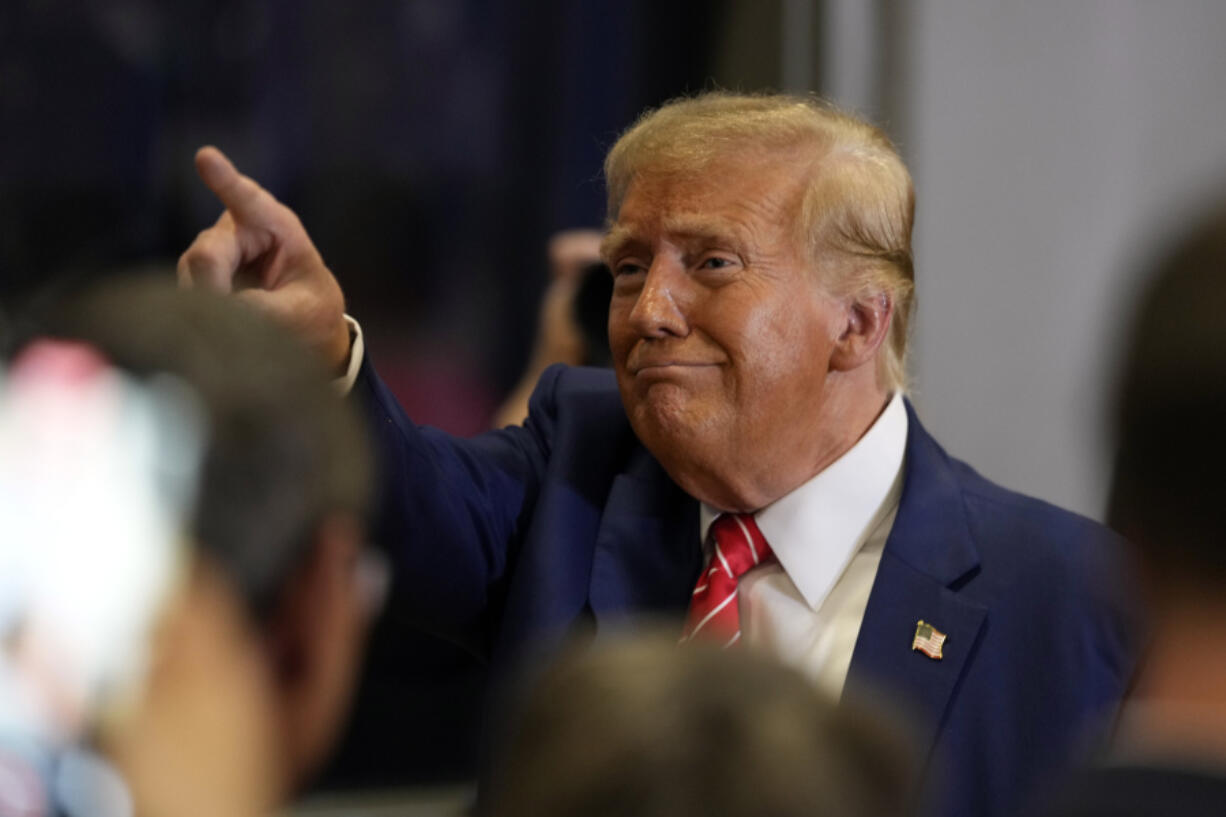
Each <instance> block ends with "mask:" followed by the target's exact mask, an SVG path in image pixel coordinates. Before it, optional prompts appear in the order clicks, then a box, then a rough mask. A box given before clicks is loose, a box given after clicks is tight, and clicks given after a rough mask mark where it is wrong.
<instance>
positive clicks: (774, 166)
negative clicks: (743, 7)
mask: <svg viewBox="0 0 1226 817" xmlns="http://www.w3.org/2000/svg"><path fill="white" fill-rule="evenodd" d="M197 165H198V169H199V171H200V173H201V176H202V177H203V179H204V180H205V182H206V183H207V184H208V185H209V186H210V187H211V188H212V189H213V190H214V192H216V193H217V194H218V196H219V197H220V198H221V200H222V201H223V203H224V204H225V205H226V207H227V211H226V213H224V214H223V215H222V217H221V219H220V220H219V221H218V223H217V225H215V226H214V227H213V228H211V229H209V230H206V231H205V232H203V233H202V234H201V235H200V237H199V238H198V239H197V241H196V242H195V243H194V244H193V245H192V247H190V248H189V249H188V250H187V252H186V253H185V254H184V255H183V257H182V259H181V260H180V265H179V273H180V278H181V280H183V281H184V282H185V283H198V284H205V285H211V286H215V287H218V288H221V289H223V290H231V289H236V290H240V291H239V296H240V297H244V298H248V299H251V300H254V301H256V302H259V303H262V304H264V305H265V306H267V307H268V308H269V309H270V310H273V311H274V312H276V313H278V314H280V315H281V316H282V318H283V319H285V320H287V321H289V322H290V323H292V324H293V325H295V326H297V327H298V328H299V330H300V331H301V332H302V333H303V334H304V336H305V337H307V338H308V339H309V340H310V342H311V343H312V345H313V346H314V347H315V348H316V349H317V350H318V351H319V353H320V354H322V355H323V356H324V357H325V359H326V360H327V361H328V362H329V364H330V365H331V366H333V367H334V369H335V370H336V371H337V372H338V373H339V372H344V373H346V374H347V375H349V376H351V378H352V382H353V383H354V385H353V392H354V394H355V396H356V397H357V398H358V399H359V400H360V401H361V402H362V403H363V404H364V405H365V406H366V410H367V412H368V414H369V416H370V417H371V418H372V422H373V424H374V427H375V429H376V434H377V436H378V449H379V453H380V454H381V455H382V457H383V466H384V473H385V476H384V481H385V483H386V485H387V489H388V490H387V498H388V502H387V503H386V505H385V507H384V512H383V516H382V525H381V530H382V532H383V534H382V538H383V539H384V541H387V542H389V543H391V544H392V545H393V546H394V547H395V551H394V558H395V559H396V560H397V563H398V568H399V570H398V572H399V577H400V579H401V581H402V582H404V583H405V584H406V585H408V584H410V583H411V586H412V589H411V591H408V592H406V593H405V594H404V595H405V596H406V603H407V604H408V605H409V606H410V607H411V609H412V611H413V613H414V614H415V615H416V616H417V618H418V620H419V621H421V622H422V623H424V624H425V625H426V626H431V627H435V628H439V629H442V630H444V631H446V632H448V633H450V634H452V635H453V637H456V638H460V639H463V640H464V641H465V642H466V643H469V644H471V645H473V646H474V647H476V648H478V649H481V650H484V651H486V652H488V653H490V654H492V656H493V658H494V660H495V661H499V662H501V661H505V660H507V659H509V658H511V657H513V656H515V655H521V654H522V653H523V651H524V650H525V649H526V648H527V647H528V646H529V645H533V644H540V643H542V642H546V643H548V642H552V641H556V640H557V639H560V638H561V637H563V635H565V634H566V633H568V632H572V631H573V630H575V629H576V627H578V626H581V625H593V624H594V629H595V632H596V635H597V637H600V636H601V635H602V634H603V633H606V632H608V631H609V630H611V629H615V628H616V626H617V625H618V624H620V623H623V622H624V621H625V620H626V619H627V618H629V617H631V616H642V615H663V616H673V617H679V616H681V615H682V614H684V613H685V611H686V610H687V608H688V609H689V617H688V622H687V625H686V628H685V636H686V637H687V638H688V637H690V636H691V635H699V636H701V637H707V636H712V635H715V636H718V637H719V638H721V639H722V640H723V641H724V642H725V643H729V644H731V643H735V642H736V641H738V640H740V639H741V638H742V637H744V640H746V641H748V642H750V643H751V644H758V645H761V646H765V647H767V648H771V649H775V650H777V651H778V652H779V653H780V654H781V655H783V656H784V657H785V658H787V659H788V660H790V661H793V662H794V663H796V664H798V665H799V666H800V667H801V668H802V669H803V670H804V671H805V672H806V673H807V674H809V675H810V676H812V677H813V678H814V679H815V680H816V681H817V682H818V683H820V684H822V685H823V686H825V687H827V688H828V689H830V690H832V691H834V692H835V693H838V692H839V691H840V690H842V689H844V687H846V689H847V691H848V692H849V693H852V694H864V693H865V691H866V690H871V689H878V688H879V689H880V690H882V691H883V693H884V694H886V695H889V696H890V697H891V698H894V699H896V700H897V702H898V703H899V704H900V705H901V706H903V707H905V708H907V709H908V710H909V711H911V712H912V713H913V714H914V715H915V716H916V717H917V718H919V719H920V720H922V721H923V722H924V723H925V729H926V732H925V739H924V746H925V749H926V750H927V749H931V750H932V757H933V759H934V762H935V763H936V764H937V765H938V766H942V767H943V768H944V769H945V771H946V772H947V773H948V778H947V780H946V783H947V785H944V786H942V785H941V782H940V781H942V780H943V779H944V778H942V777H941V775H940V774H939V773H938V772H933V773H932V774H931V775H930V779H931V781H932V787H933V789H934V791H936V792H937V793H938V799H940V800H941V801H942V804H941V805H940V806H938V808H940V809H943V811H944V813H947V814H966V815H989V814H1001V813H1006V812H1008V811H1009V810H1011V809H1013V808H1015V807H1016V806H1017V805H1018V804H1019V803H1020V801H1021V800H1022V799H1023V798H1024V796H1025V795H1026V794H1027V793H1028V792H1029V791H1030V789H1031V788H1032V787H1033V786H1034V785H1035V784H1036V782H1037V781H1038V780H1039V779H1040V777H1041V775H1042V774H1043V773H1044V772H1045V771H1047V770H1049V769H1051V768H1053V767H1054V766H1057V765H1058V764H1060V763H1061V762H1063V761H1064V759H1065V758H1066V756H1067V755H1068V753H1069V752H1070V750H1071V747H1072V744H1073V743H1074V741H1075V739H1076V736H1077V735H1078V734H1079V733H1080V731H1081V730H1083V729H1084V728H1085V727H1086V725H1087V723H1088V721H1089V720H1090V719H1091V718H1093V717H1095V716H1097V715H1099V714H1102V712H1103V711H1104V710H1107V709H1109V708H1110V707H1111V705H1112V703H1113V702H1114V701H1115V700H1116V699H1117V697H1118V695H1119V694H1120V691H1121V689H1122V687H1123V683H1124V678H1125V676H1126V675H1127V673H1128V671H1129V665H1130V653H1129V643H1128V633H1127V631H1126V626H1125V622H1124V619H1123V617H1122V616H1121V615H1120V611H1119V606H1118V604H1117V603H1116V602H1115V601H1114V600H1112V599H1111V598H1110V596H1111V595H1112V592H1113V590H1114V588H1115V583H1114V580H1113V578H1114V577H1113V575H1112V565H1113V563H1114V562H1113V554H1112V551H1113V550H1114V548H1115V546H1116V540H1114V538H1113V537H1112V536H1111V535H1110V534H1108V533H1107V532H1106V531H1104V530H1103V529H1102V528H1100V527H1098V526H1096V525H1094V524H1092V523H1090V522H1089V521H1087V520H1084V519H1080V518H1077V517H1075V516H1073V515H1071V514H1068V513H1065V512H1063V511H1060V510H1058V509H1055V508H1053V507H1050V506H1048V505H1045V504H1043V503H1040V502H1037V501H1035V500H1031V499H1027V498H1024V497H1020V496H1017V495H1015V494H1012V493H1009V492H1007V491H1004V490H1003V489H1001V488H999V487H997V486H994V485H992V484H990V483H988V482H986V481H985V480H983V479H982V478H980V477H979V476H978V475H977V474H975V473H974V472H973V471H972V470H971V469H970V468H968V467H967V466H965V465H963V464H961V463H959V462H957V461H954V460H951V459H950V458H949V457H948V456H947V455H946V454H945V453H944V452H943V451H942V450H941V449H940V447H939V446H938V445H937V444H936V442H935V441H934V440H933V439H932V438H931V437H929V436H928V434H927V433H926V432H925V431H924V430H923V428H922V427H921V426H920V424H919V420H918V418H917V417H916V416H915V413H914V411H913V409H912V408H911V406H910V405H909V404H908V403H907V402H906V401H905V400H904V399H903V396H902V391H903V386H904V360H905V352H906V342H907V322H908V318H909V313H910V305H911V289H912V268H911V250H910V234H911V222H912V213H913V195H912V190H911V181H910V177H909V175H908V174H907V171H906V168H905V167H904V166H903V164H902V162H901V160H900V159H899V158H898V156H897V155H896V154H895V153H894V151H893V149H892V148H891V146H890V145H889V142H888V141H887V140H886V138H885V137H884V136H883V135H882V134H881V133H880V132H879V131H877V130H876V129H875V128H872V127H871V126H869V125H867V124H864V123H862V122H860V121H858V120H856V119H854V118H851V117H849V116H846V115H843V114H841V113H838V112H836V111H834V110H832V109H830V108H829V107H827V106H825V105H824V104H821V103H819V102H817V101H815V100H811V99H807V98H794V97H787V96H761V97H759V96H739V95H728V94H719V93H714V94H705V95H702V96H699V97H697V98H694V99H688V100H681V101H678V102H674V103H671V104H669V105H666V106H664V107H662V108H661V109H660V110H658V111H655V112H653V113H649V114H647V115H645V116H644V117H643V118H642V119H641V120H640V121H639V122H638V123H637V124H636V125H635V126H634V127H632V128H631V129H630V130H629V131H628V132H627V133H626V134H625V135H624V136H622V138H621V139H620V140H619V141H618V142H617V144H616V145H614V147H613V149H612V150H611V151H610V153H609V157H608V159H607V162H606V167H605V175H606V180H607V182H608V185H609V220H610V225H611V226H610V231H609V235H608V237H607V239H606V243H605V248H604V257H605V261H606V263H607V264H608V265H609V267H610V269H611V270H612V271H613V275H614V292H613V297H612V302H611V305H610V311H609V338H610V345H611V348H612V350H613V358H614V369H615V380H614V376H613V375H607V374H605V373H601V372H595V371H591V370H583V369H567V368H562V367H559V368H553V369H550V370H547V371H546V372H545V374H544V375H543V376H542V378H541V380H540V383H539V385H538V386H537V389H536V392H535V394H534V396H533V398H532V401H531V411H530V415H529V418H528V420H527V422H526V423H525V425H524V427H523V428H512V429H506V430H504V431H503V432H500V433H492V434H487V435H483V436H481V437H477V438H475V439H473V440H456V439H453V438H450V437H448V436H446V435H443V434H440V433H438V432H436V431H432V430H429V429H420V428H417V427H416V426H415V425H414V424H413V423H412V422H411V421H410V420H409V419H408V418H407V417H405V416H404V414H403V412H402V411H400V409H399V408H398V407H397V406H396V404H395V401H394V400H393V399H392V398H391V396H390V394H389V393H388V391H387V390H386V389H385V388H384V387H383V386H382V384H381V383H380V382H379V380H378V378H377V377H376V375H375V374H374V371H373V369H372V368H371V366H370V365H369V362H368V361H365V360H359V358H361V357H362V355H361V353H360V349H358V350H357V351H356V352H354V353H353V354H350V353H351V348H350V342H349V331H348V330H347V328H346V324H345V322H344V318H343V303H342V300H341V296H340V291H339V287H338V286H337V284H336V282H335V279H334V278H333V276H332V274H331V273H330V272H329V271H328V269H327V268H326V267H325V266H324V265H323V263H322V261H321V260H320V258H319V255H318V253H317V252H316V251H315V250H314V248H313V247H312V246H311V244H310V241H309V239H308V238H307V236H306V234H305V232H304V231H303V229H302V226H301V225H300V224H299V223H298V222H297V219H296V218H295V217H294V216H293V214H292V213H291V212H290V211H288V210H287V209H285V208H284V207H283V206H281V205H280V204H278V203H277V202H276V201H275V200H274V199H273V198H272V197H271V196H269V195H268V194H267V193H266V192H264V191H263V190H261V189H260V188H259V187H258V185H256V184H255V183H254V182H253V181H251V180H249V179H246V178H244V177H242V176H241V175H239V174H238V173H237V171H235V170H234V168H233V167H232V166H231V165H230V164H229V163H228V162H227V161H226V160H225V159H224V157H222V156H221V155H220V154H219V153H218V152H217V151H216V150H214V149H211V148H205V149H203V150H202V151H201V152H200V153H199V154H198V156H197ZM354 346H355V347H357V346H359V344H358V343H356V342H355V343H354ZM359 366H360V371H358V369H359ZM615 386H616V389H615ZM615 391H616V392H618V393H620V400H619V399H617V397H616V396H615ZM766 548H769V550H766ZM730 549H735V551H736V556H735V558H732V557H726V556H725V550H730ZM772 553H773V555H772ZM733 562H735V563H736V565H735V566H734V565H733ZM759 562H760V564H759ZM700 577H701V578H700ZM738 599H739V602H738ZM691 602H692V603H691Z"/></svg>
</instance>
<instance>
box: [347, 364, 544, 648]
mask: <svg viewBox="0 0 1226 817" xmlns="http://www.w3.org/2000/svg"><path fill="white" fill-rule="evenodd" d="M562 371H563V369H562V368H561V367H555V368H553V369H550V370H548V371H547V372H546V373H545V374H544V375H542V377H541V381H540V383H538V385H537V388H536V391H535V392H534V393H533V396H532V399H531V402H530V416H529V418H528V421H527V422H526V423H525V424H524V426H523V427H509V428H506V429H502V430H500V431H491V432H487V433H485V434H482V435H479V436H477V437H474V438H472V439H461V438H458V437H454V436H452V435H449V434H446V433H444V432H442V431H439V430H438V429H434V428H428V427H423V426H418V425H417V424H415V423H414V422H413V421H412V420H411V419H410V418H409V417H408V416H407V415H406V414H405V412H404V410H403V409H402V408H401V407H400V404H399V403H398V402H397V401H396V399H395V397H394V396H393V395H392V393H391V391H390V390H389V389H388V388H387V386H386V385H385V384H384V383H383V382H382V381H381V380H380V379H379V376H378V375H377V374H376V373H375V371H374V369H373V367H371V365H370V362H369V359H367V360H364V361H363V363H362V368H361V370H360V372H359V375H358V378H357V381H356V383H355V384H354V389H353V392H352V393H351V399H353V400H356V401H357V402H358V407H359V408H360V410H361V411H362V412H363V413H364V414H365V416H366V419H367V423H368V425H369V427H370V434H371V437H372V442H373V447H374V452H375V460H376V463H377V468H378V473H377V481H376V485H377V489H378V491H377V493H378V496H377V498H376V505H375V515H374V520H373V521H374V525H373V529H372V530H373V538H374V543H375V545H377V546H378V547H380V548H382V549H384V550H385V551H386V552H387V553H388V554H389V556H390V558H391V561H392V566H393V582H392V603H391V609H390V610H389V611H388V612H389V614H390V615H394V616H397V617H401V618H404V619H406V620H407V621H408V622H410V623H412V624H415V625H417V626H421V627H424V628H425V629H427V630H430V631H432V632H435V633H437V634H440V635H443V636H445V637H448V638H451V639H453V640H455V641H457V642H459V643H460V644H462V645H464V646H466V647H468V648H470V649H472V650H473V651H474V652H477V653H479V654H485V653H486V652H487V650H488V646H489V643H490V640H491V637H492V633H491V628H492V627H493V626H494V622H495V621H496V619H497V610H498V608H499V606H500V603H501V599H502V596H503V593H504V590H505V585H506V575H507V570H508V565H509V564H511V563H512V562H513V561H514V558H515V552H516V549H517V546H518V543H519V541H520V540H521V536H522V531H523V529H524V527H525V526H526V525H527V524H528V523H529V522H530V519H531V513H532V508H533V506H534V503H535V499H536V496H537V494H538V492H539V489H540V484H541V481H542V479H543V474H544V471H545V467H546V463H547V461H548V458H549V454H550V441H551V437H552V431H553V426H554V414H555V405H554V392H555V389H556V385H557V381H558V378H559V377H560V375H561V372H562Z"/></svg>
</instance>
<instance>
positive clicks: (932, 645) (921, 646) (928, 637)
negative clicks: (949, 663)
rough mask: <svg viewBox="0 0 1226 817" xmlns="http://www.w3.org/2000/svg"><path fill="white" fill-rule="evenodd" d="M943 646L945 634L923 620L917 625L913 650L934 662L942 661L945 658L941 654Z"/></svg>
mask: <svg viewBox="0 0 1226 817" xmlns="http://www.w3.org/2000/svg"><path fill="white" fill-rule="evenodd" d="M943 646H945V633H943V632H941V631H940V630H938V629H937V628H936V627H933V626H932V625H931V624H929V623H928V622H926V621H924V620H923V619H922V618H921V619H920V620H919V621H917V622H916V623H915V638H914V639H912V640H911V649H912V650H919V651H920V652H922V653H923V654H924V655H926V656H928V657H929V658H931V659H933V660H934V661H940V660H941V659H942V658H944V657H945V656H944V655H942V654H941V648H942V647H943Z"/></svg>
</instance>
